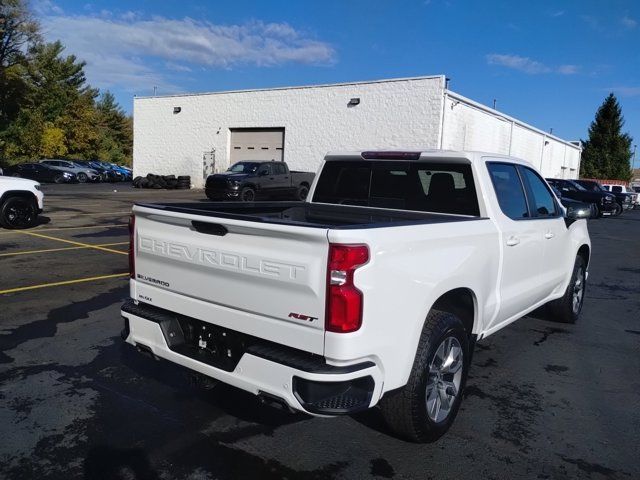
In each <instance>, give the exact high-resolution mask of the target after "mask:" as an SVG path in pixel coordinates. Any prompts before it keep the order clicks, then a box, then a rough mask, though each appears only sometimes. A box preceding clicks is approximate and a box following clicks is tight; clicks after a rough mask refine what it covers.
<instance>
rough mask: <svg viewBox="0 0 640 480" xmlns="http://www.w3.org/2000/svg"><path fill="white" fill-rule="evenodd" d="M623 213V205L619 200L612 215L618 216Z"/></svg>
mask: <svg viewBox="0 0 640 480" xmlns="http://www.w3.org/2000/svg"><path fill="white" fill-rule="evenodd" d="M621 213H622V205H620V204H619V203H618V202H616V204H615V206H614V208H613V210H612V211H611V216H612V217H618V216H620V214H621Z"/></svg>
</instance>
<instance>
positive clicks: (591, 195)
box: [546, 178, 622, 217]
mask: <svg viewBox="0 0 640 480" xmlns="http://www.w3.org/2000/svg"><path fill="white" fill-rule="evenodd" d="M546 180H547V182H548V183H549V185H552V186H554V187H556V188H557V189H558V190H560V193H561V194H562V197H563V198H570V199H572V200H578V201H579V202H584V203H591V204H593V205H594V206H595V207H596V208H597V209H598V216H599V217H601V216H602V215H612V216H614V217H615V216H618V215H620V214H621V213H622V206H621V205H619V204H618V203H617V201H616V197H615V195H613V194H611V193H607V192H603V191H597V190H587V189H586V188H585V187H583V186H582V185H580V184H579V183H577V181H575V180H567V179H560V178H547V179H546Z"/></svg>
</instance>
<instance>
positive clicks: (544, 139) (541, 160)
mask: <svg viewBox="0 0 640 480" xmlns="http://www.w3.org/2000/svg"><path fill="white" fill-rule="evenodd" d="M545 143H547V136H546V135H542V149H541V150H540V172H542V162H543V161H544V147H545Z"/></svg>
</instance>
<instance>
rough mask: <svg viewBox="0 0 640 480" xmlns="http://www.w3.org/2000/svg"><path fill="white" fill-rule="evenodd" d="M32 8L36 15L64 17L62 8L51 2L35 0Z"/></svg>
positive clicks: (49, 0)
mask: <svg viewBox="0 0 640 480" xmlns="http://www.w3.org/2000/svg"><path fill="white" fill-rule="evenodd" d="M31 8H33V11H34V12H35V13H36V15H51V14H54V15H62V14H63V13H64V12H63V10H62V8H60V7H59V6H58V5H56V4H55V3H53V2H52V1H51V0H34V1H33V2H32V3H31Z"/></svg>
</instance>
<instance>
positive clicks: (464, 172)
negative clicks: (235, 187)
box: [121, 151, 591, 442]
mask: <svg viewBox="0 0 640 480" xmlns="http://www.w3.org/2000/svg"><path fill="white" fill-rule="evenodd" d="M580 212H582V210H579V209H576V210H572V211H571V212H567V211H566V210H565V209H564V208H563V207H562V206H561V204H560V202H559V201H558V199H557V198H556V196H555V195H554V194H553V192H552V191H551V189H550V188H549V186H548V185H547V183H546V182H545V181H544V179H543V178H542V177H541V176H540V174H539V173H538V172H537V171H536V170H535V168H534V167H532V166H531V165H530V164H528V163H526V162H524V161H522V160H518V159H515V158H511V157H506V156H500V155H495V154H483V153H477V152H452V151H416V152H411V151H402V152H384V151H382V152H381V151H375V152H358V153H332V154H329V155H327V156H326V157H325V159H324V162H323V164H322V165H321V167H320V169H319V173H318V175H317V176H316V177H315V179H314V182H313V184H312V186H311V189H310V191H309V196H308V199H307V200H306V201H305V202H284V203H270V202H256V203H201V202H199V203H164V204H137V205H135V206H134V208H133V214H132V218H131V223H130V226H131V228H130V232H131V235H130V238H131V242H130V269H131V280H130V295H131V299H130V300H129V301H127V302H126V303H125V304H124V305H123V307H122V310H121V313H122V316H123V317H124V320H125V326H124V329H123V331H122V336H123V338H124V339H125V341H126V342H127V343H129V344H131V345H133V346H136V347H137V348H138V350H140V351H141V352H143V353H146V354H149V355H151V356H153V357H155V358H162V359H165V360H168V361H170V362H174V363H176V364H179V365H182V366H183V367H186V368H187V369H190V370H192V371H195V372H198V373H199V374H202V375H205V376H206V377H210V378H213V379H217V380H219V381H222V382H226V383H228V384H231V385H234V386H236V387H238V388H241V389H244V390H246V391H248V392H251V393H253V394H256V395H259V396H260V398H261V399H263V400H264V401H266V402H269V403H275V404H280V405H282V406H285V407H288V408H289V409H293V410H297V411H303V412H307V413H309V414H312V415H320V416H333V415H340V414H350V413H353V412H357V411H361V410H364V409H367V408H371V407H374V406H376V405H379V407H380V410H381V412H382V414H383V416H384V418H385V420H386V421H387V423H388V425H389V427H390V429H391V430H392V431H393V432H394V433H395V434H396V435H398V436H400V437H402V438H405V439H408V440H410V441H416V442H426V441H433V440H435V439H437V438H438V437H440V436H441V435H442V434H444V433H445V432H446V431H447V429H448V428H449V427H450V425H451V424H452V422H453V420H454V419H455V417H456V414H457V412H458V409H459V406H460V402H461V401H462V391H463V389H464V385H465V380H466V377H467V373H468V370H469V366H470V360H471V355H472V352H473V347H474V343H475V342H476V341H477V340H481V339H483V338H486V337H487V336H489V335H491V334H493V333H495V332H497V331H498V330H500V329H502V328H504V327H505V326H507V325H509V324H510V323H511V322H513V321H515V320H517V319H518V318H521V317H523V316H524V315H526V314H527V313H529V312H531V311H532V310H534V309H536V308H538V307H541V306H544V305H546V306H547V309H548V311H549V312H550V315H553V316H554V317H555V319H557V320H558V321H561V322H568V323H573V322H576V320H577V319H578V317H579V315H580V312H581V309H582V304H583V300H584V292H585V284H586V280H587V269H588V265H589V259H590V251H591V247H590V240H589V235H588V231H587V226H586V221H585V220H584V219H582V218H578V217H580V216H581V215H582V213H580ZM583 213H584V214H585V215H588V212H586V211H585V212H583Z"/></svg>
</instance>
